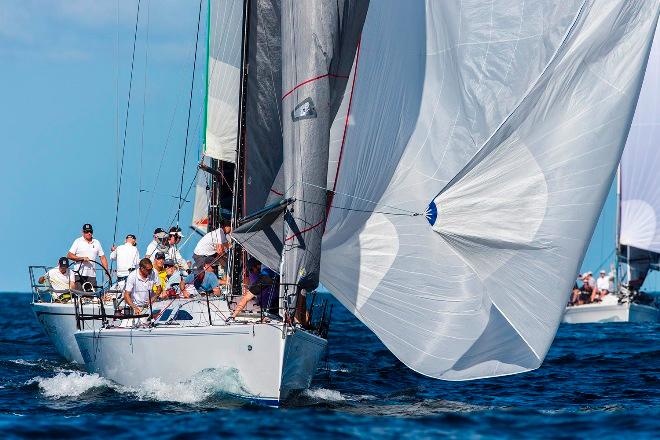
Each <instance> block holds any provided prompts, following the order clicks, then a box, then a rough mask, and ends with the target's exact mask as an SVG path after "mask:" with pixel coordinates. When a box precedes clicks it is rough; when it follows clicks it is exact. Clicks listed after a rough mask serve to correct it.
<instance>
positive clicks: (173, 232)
mask: <svg viewBox="0 0 660 440" xmlns="http://www.w3.org/2000/svg"><path fill="white" fill-rule="evenodd" d="M182 237H183V234H182V233H181V228H179V227H177V226H172V227H171V228H170V233H169V238H168V242H167V244H168V245H169V249H168V250H167V252H166V253H165V258H166V259H168V260H174V261H175V262H176V264H177V266H178V267H179V269H181V270H183V271H186V272H187V271H188V269H189V266H188V262H187V261H186V259H185V258H183V257H182V256H181V253H180V252H179V249H178V245H179V243H180V242H181V238H182Z"/></svg>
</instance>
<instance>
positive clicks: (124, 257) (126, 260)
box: [110, 234, 140, 281]
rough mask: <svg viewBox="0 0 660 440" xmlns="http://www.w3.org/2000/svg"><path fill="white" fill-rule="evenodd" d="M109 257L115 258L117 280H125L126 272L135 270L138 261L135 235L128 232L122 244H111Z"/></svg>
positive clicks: (138, 254)
mask: <svg viewBox="0 0 660 440" xmlns="http://www.w3.org/2000/svg"><path fill="white" fill-rule="evenodd" d="M110 259H111V260H117V281H125V280H126V278H127V277H128V274H129V273H130V272H132V271H133V270H135V269H136V268H137V265H138V263H139V262H140V253H139V252H138V249H137V239H136V238H135V235H133V234H128V235H127V236H126V242H125V243H124V244H122V245H119V246H117V247H115V246H112V253H110Z"/></svg>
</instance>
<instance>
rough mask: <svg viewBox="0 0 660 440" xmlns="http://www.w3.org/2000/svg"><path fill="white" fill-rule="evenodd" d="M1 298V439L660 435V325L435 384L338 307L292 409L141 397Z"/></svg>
mask: <svg viewBox="0 0 660 440" xmlns="http://www.w3.org/2000/svg"><path fill="white" fill-rule="evenodd" d="M29 302H30V295H27V294H13V293H7V294H0V432H1V433H2V434H0V436H1V437H2V438H24V437H42V438H67V439H72V438H93V437H102V438H113V439H117V438H154V439H156V438H157V439H170V438H221V437H222V438H227V437H240V438H255V437H257V438H263V437H267V438H310V439H315V440H316V439H321V438H375V437H377V438H431V437H434V438H437V437H448V438H511V437H522V438H599V439H605V438H659V437H660V346H659V344H660V332H659V330H660V326H659V325H657V324H652V325H643V324H598V325H574V326H566V325H564V326H562V327H561V328H560V329H559V333H558V335H557V338H556V339H555V342H554V344H553V346H552V348H551V350H550V353H549V354H548V356H547V358H546V360H545V363H544V364H543V366H542V367H541V368H540V369H538V370H536V371H534V372H531V373H526V374H520V375H516V376H508V377H503V378H497V379H487V380H479V381H472V382H444V381H438V380H433V379H429V378H426V377H423V376H421V375H419V374H417V373H414V372H413V371H411V370H409V369H408V368H406V367H405V366H404V365H403V364H401V363H400V362H399V361H398V360H397V359H396V358H395V357H394V356H393V355H392V354H390V353H389V352H388V351H387V349H385V347H384V346H383V345H382V344H381V343H380V342H379V341H378V339H377V338H376V337H375V336H374V335H373V334H372V333H371V332H370V331H369V330H367V329H366V327H364V326H363V325H362V324H361V323H360V322H358V320H357V319H355V318H354V317H353V316H352V315H351V314H350V313H349V312H348V311H346V310H345V309H343V308H342V307H341V306H339V304H336V306H335V312H334V314H333V327H331V331H330V334H329V343H330V352H329V357H328V360H327V362H325V363H324V364H323V365H322V369H321V370H319V371H318V373H317V375H316V377H315V379H314V382H313V384H312V387H311V389H310V390H308V391H307V392H306V393H304V394H303V395H301V396H299V397H297V398H296V399H295V400H293V401H291V402H290V403H289V404H288V405H287V406H286V407H284V408H279V409H274V408H267V407H259V406H254V405H251V404H249V403H245V402H243V401H239V400H236V399H232V398H230V397H228V396H227V395H226V394H225V393H224V392H223V389H227V388H226V386H227V385H228V384H227V381H228V380H230V378H226V377H217V378H215V380H209V379H208V377H207V378H205V380H203V381H200V382H199V383H188V384H185V385H181V386H179V387H174V388H167V387H164V386H158V385H154V384H152V385H151V386H149V387H145V388H144V389H128V388H124V387H121V386H118V385H116V384H113V383H112V382H109V381H107V380H106V379H104V378H102V377H99V376H97V375H90V374H87V373H85V372H83V371H81V370H80V369H78V368H77V367H75V366H74V365H71V364H68V363H66V362H64V361H62V360H61V359H60V358H59V357H58V355H57V353H56V352H55V350H54V349H53V348H52V347H51V345H50V344H49V342H48V341H47V339H46V337H45V336H44V335H43V334H42V332H41V330H40V328H39V327H38V325H37V322H36V320H35V319H34V317H33V315H32V313H31V310H30V308H29Z"/></svg>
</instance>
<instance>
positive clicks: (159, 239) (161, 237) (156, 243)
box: [144, 228, 167, 263]
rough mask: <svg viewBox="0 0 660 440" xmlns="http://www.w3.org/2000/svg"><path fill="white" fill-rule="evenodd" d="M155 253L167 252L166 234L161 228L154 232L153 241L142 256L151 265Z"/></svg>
mask: <svg viewBox="0 0 660 440" xmlns="http://www.w3.org/2000/svg"><path fill="white" fill-rule="evenodd" d="M156 252H163V253H165V252H167V232H165V231H164V230H163V228H156V229H155V230H154V239H153V240H151V241H150V242H149V244H148V245H147V253H146V254H145V255H144V256H145V257H146V258H149V259H150V260H151V262H152V263H153V261H154V255H156Z"/></svg>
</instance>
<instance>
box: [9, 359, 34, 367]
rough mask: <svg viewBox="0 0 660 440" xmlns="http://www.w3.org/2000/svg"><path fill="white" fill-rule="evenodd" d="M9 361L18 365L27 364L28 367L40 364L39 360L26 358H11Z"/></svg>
mask: <svg viewBox="0 0 660 440" xmlns="http://www.w3.org/2000/svg"><path fill="white" fill-rule="evenodd" d="M9 362H12V363H14V364H16V365H25V366H28V367H37V366H39V361H26V360H25V359H9Z"/></svg>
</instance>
